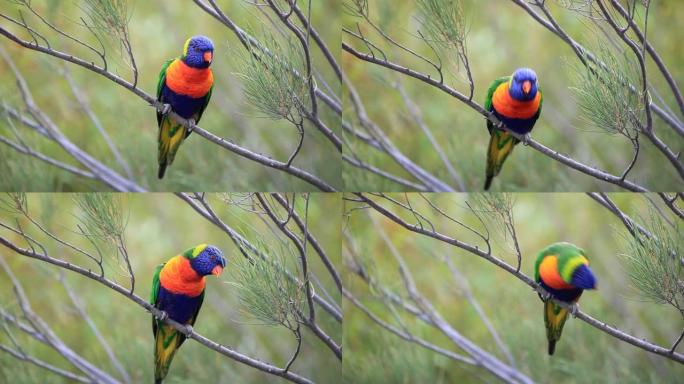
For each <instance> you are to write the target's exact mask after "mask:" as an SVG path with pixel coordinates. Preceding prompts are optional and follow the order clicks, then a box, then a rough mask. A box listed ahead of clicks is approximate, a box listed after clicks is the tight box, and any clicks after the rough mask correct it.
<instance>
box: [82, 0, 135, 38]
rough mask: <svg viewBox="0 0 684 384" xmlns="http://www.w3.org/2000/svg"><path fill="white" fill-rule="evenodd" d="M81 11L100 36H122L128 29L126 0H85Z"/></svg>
mask: <svg viewBox="0 0 684 384" xmlns="http://www.w3.org/2000/svg"><path fill="white" fill-rule="evenodd" d="M82 9H83V11H84V12H85V13H86V14H87V15H88V18H89V19H90V21H91V23H93V25H92V26H93V27H94V28H95V29H96V30H98V31H100V32H101V33H102V36H105V37H106V36H111V35H115V36H119V37H122V36H124V34H125V33H127V31H128V21H129V19H130V12H129V9H128V0H85V1H84V2H83V5H82Z"/></svg>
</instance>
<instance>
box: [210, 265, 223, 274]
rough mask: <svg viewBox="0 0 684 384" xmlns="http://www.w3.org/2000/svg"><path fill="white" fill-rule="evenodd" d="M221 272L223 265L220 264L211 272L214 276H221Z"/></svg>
mask: <svg viewBox="0 0 684 384" xmlns="http://www.w3.org/2000/svg"><path fill="white" fill-rule="evenodd" d="M221 273H223V267H222V266H220V265H217V266H215V267H214V269H212V270H211V274H212V275H214V276H220V275H221Z"/></svg>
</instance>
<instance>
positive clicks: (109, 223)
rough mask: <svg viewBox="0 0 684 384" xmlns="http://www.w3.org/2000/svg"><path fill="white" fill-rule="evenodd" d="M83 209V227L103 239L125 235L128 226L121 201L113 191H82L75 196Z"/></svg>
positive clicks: (92, 234) (90, 233)
mask: <svg viewBox="0 0 684 384" xmlns="http://www.w3.org/2000/svg"><path fill="white" fill-rule="evenodd" d="M74 200H75V202H76V204H77V205H78V207H79V208H80V209H81V212H82V215H81V217H80V221H81V224H82V228H84V229H85V230H86V232H87V233H88V234H89V235H91V236H94V237H97V238H101V239H108V238H114V237H117V236H123V232H124V229H125V227H126V225H125V222H124V218H123V215H122V214H121V212H122V210H121V201H120V197H119V196H118V195H114V194H111V193H81V194H77V195H76V197H75V198H74Z"/></svg>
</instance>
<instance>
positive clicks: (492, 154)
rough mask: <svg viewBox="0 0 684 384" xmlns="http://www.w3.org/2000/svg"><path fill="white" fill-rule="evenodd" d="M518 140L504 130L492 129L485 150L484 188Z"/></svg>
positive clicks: (489, 183)
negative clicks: (487, 147)
mask: <svg viewBox="0 0 684 384" xmlns="http://www.w3.org/2000/svg"><path fill="white" fill-rule="evenodd" d="M517 143H518V140H517V139H516V138H515V137H513V136H511V135H510V134H508V132H506V131H500V130H492V132H491V137H490V138H489V149H488V150H487V173H486V176H487V178H486V180H485V187H484V189H485V190H488V189H489V187H490V186H491V184H492V179H493V178H494V176H496V175H498V174H499V172H500V171H501V166H502V165H503V163H504V161H506V158H507V157H508V155H510V154H511V152H512V151H513V147H514V146H515V144H517Z"/></svg>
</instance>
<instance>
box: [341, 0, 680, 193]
mask: <svg viewBox="0 0 684 384" xmlns="http://www.w3.org/2000/svg"><path fill="white" fill-rule="evenodd" d="M461 3H462V4H463V5H464V9H465V12H466V14H467V17H468V20H469V22H468V35H467V40H466V47H467V52H468V57H469V61H470V66H471V70H472V74H473V79H474V83H475V92H474V98H473V99H474V100H475V101H477V102H478V103H479V104H480V105H483V104H484V98H485V96H486V92H487V88H488V87H489V85H490V84H491V82H492V81H493V80H494V79H496V78H498V77H500V76H506V75H510V74H512V73H513V71H514V70H515V69H516V68H519V67H530V68H532V69H534V70H535V71H536V72H537V75H538V79H539V83H540V86H541V88H542V89H543V94H544V106H543V110H542V114H541V117H540V119H539V121H537V124H536V126H535V128H534V131H533V132H532V137H533V138H535V139H536V140H537V141H539V142H541V143H542V144H544V145H546V146H547V147H550V148H552V149H554V150H557V151H559V152H561V153H564V154H569V155H570V156H571V157H573V158H574V159H576V160H578V161H580V162H582V163H584V164H587V165H591V166H595V167H599V168H601V169H603V170H605V171H608V172H610V173H613V174H616V175H620V174H621V173H622V171H623V170H624V169H625V168H626V167H627V165H628V164H629V162H630V160H631V159H632V154H633V152H632V146H631V143H630V142H629V141H628V140H627V139H625V138H624V137H622V136H610V135H608V134H606V133H604V131H601V130H600V129H599V128H597V127H595V126H593V125H592V123H589V122H587V121H586V119H584V118H583V117H582V116H581V115H580V113H581V111H580V110H579V109H578V106H577V102H576V100H575V99H574V94H573V92H572V91H571V90H570V89H569V87H571V86H572V79H573V75H572V74H571V73H570V71H569V65H568V63H576V62H578V59H577V58H576V56H575V54H574V52H573V51H572V49H571V48H570V47H569V46H568V45H567V44H565V43H564V42H562V41H561V40H560V39H559V38H557V37H556V36H555V35H554V34H552V33H551V32H549V31H548V30H547V29H546V28H544V27H543V26H541V25H540V24H539V23H537V22H536V21H535V20H534V19H532V18H531V17H530V16H529V15H528V14H527V13H526V12H525V11H524V10H523V9H522V8H520V7H518V6H516V5H515V4H514V3H513V2H512V1H507V0H492V1H472V0H466V1H463V2H461ZM559 3H561V2H557V1H547V2H546V4H547V6H548V7H549V9H550V10H551V13H552V15H554V17H555V18H556V19H557V20H558V22H559V23H560V25H561V27H562V28H564V29H565V31H566V32H567V33H568V34H569V35H570V36H572V37H573V38H574V39H575V40H577V41H579V42H580V43H581V44H583V45H584V46H586V47H591V46H592V45H593V46H595V43H596V41H597V40H596V39H601V41H602V43H601V44H604V45H610V44H609V43H606V42H605V41H606V39H605V37H604V36H603V35H602V32H601V31H600V30H598V29H597V28H596V27H593V26H592V23H590V22H589V21H588V20H587V19H586V18H584V17H581V16H578V15H577V14H576V13H574V12H570V11H568V10H566V9H563V8H561V7H560V6H559ZM562 3H565V4H570V3H572V4H574V5H578V4H580V3H586V2H569V1H564V2H562ZM623 3H624V2H623ZM415 4H416V3H415V2H412V1H401V2H399V1H391V0H372V1H369V2H368V7H369V14H370V19H371V20H372V21H373V22H374V23H375V24H376V25H378V26H379V27H380V28H381V29H382V30H383V31H385V32H386V33H387V34H388V35H389V36H390V37H392V38H393V39H394V40H396V41H397V42H398V43H400V44H402V45H404V46H406V47H408V48H409V49H411V50H414V51H416V52H418V53H419V54H422V55H425V56H426V57H428V58H431V59H434V58H435V53H434V51H432V49H431V48H430V47H428V45H427V44H426V43H425V42H424V41H422V40H421V39H420V38H419V35H418V32H417V31H418V30H420V29H421V23H420V17H422V16H421V15H420V14H419V12H418V10H417V8H416V5H415ZM637 8H638V9H640V10H641V11H640V14H639V16H638V18H637V19H638V20H641V19H643V17H642V16H643V7H642V6H638V7H637ZM683 17H684V7H682V6H681V2H680V1H652V2H651V8H650V13H649V24H648V36H649V40H650V42H651V44H652V45H653V46H654V47H655V49H656V50H657V51H658V53H659V54H660V56H661V57H662V59H663V60H664V62H665V63H666V65H667V66H668V68H669V70H670V72H671V73H672V76H673V77H674V79H675V80H676V81H677V82H678V84H679V86H680V87H682V86H684V66H682V55H681V33H680V31H679V30H678V29H677V28H672V26H673V25H677V23H678V22H679V20H681V19H682V18H683ZM342 25H343V27H345V28H347V29H349V30H352V31H354V32H356V33H358V31H357V28H358V29H359V30H360V31H361V33H362V34H363V35H364V36H366V37H367V38H368V39H369V40H370V41H371V42H372V43H374V44H376V45H377V46H378V47H380V48H381V49H382V50H383V51H384V52H385V53H386V55H387V56H388V59H389V60H390V61H393V62H395V63H397V64H399V65H402V66H405V67H409V68H412V69H415V70H417V71H419V72H423V73H426V74H430V75H432V76H437V72H436V71H435V69H434V68H432V67H430V66H429V65H427V64H426V63H425V62H422V61H420V60H418V59H416V58H415V57H413V56H411V55H410V54H409V53H407V52H405V51H402V50H400V49H399V48H396V47H394V46H391V45H390V44H388V43H387V42H386V41H385V40H383V38H382V37H381V36H380V35H379V34H378V33H377V32H376V31H374V30H373V28H372V27H371V26H369V25H368V23H366V22H365V21H364V20H363V19H362V18H357V17H354V16H352V15H351V14H349V13H345V14H344V16H343V20H342ZM640 25H642V26H643V23H641V24H640ZM342 38H343V40H344V41H345V42H347V43H349V44H351V45H352V46H353V47H354V48H355V49H356V50H358V51H361V52H364V53H366V52H368V49H367V47H366V46H365V45H364V43H363V42H361V41H360V40H358V39H356V38H355V37H353V36H351V35H349V34H346V33H345V34H344V35H343V37H342ZM615 40H618V41H620V40H619V39H617V38H616V39H615ZM620 42H621V41H620ZM622 46H624V44H622ZM376 55H377V52H376ZM631 56H633V55H631ZM379 57H381V56H379ZM342 58H343V64H344V68H345V71H346V72H347V74H348V76H349V77H350V80H351V82H352V83H353V84H354V85H355V87H356V90H357V91H358V93H359V94H360V96H361V98H362V100H363V101H364V105H365V107H366V110H367V112H368V115H369V117H370V118H371V119H372V120H373V121H375V122H376V123H377V124H379V126H380V127H381V128H382V129H383V130H384V132H385V134H387V135H388V136H389V138H390V139H392V140H393V142H394V144H395V145H396V146H397V147H398V148H399V149H400V150H401V151H402V152H403V153H404V154H405V155H407V156H408V157H409V158H411V159H412V160H413V161H414V162H416V163H417V164H418V165H421V166H422V167H423V168H425V169H426V170H428V171H430V172H431V173H433V174H434V175H436V176H437V177H439V178H440V179H442V180H443V181H446V182H448V183H449V184H451V185H452V186H454V187H456V186H457V184H455V183H454V182H453V181H452V179H451V177H450V175H449V173H448V171H447V170H446V168H445V167H444V165H443V163H442V161H441V160H440V158H439V156H438V155H437V153H436V152H435V151H434V149H433V147H432V146H431V144H430V142H429V141H428V139H427V138H426V137H425V135H424V134H423V132H422V130H421V129H420V128H419V126H418V125H416V123H415V122H414V120H413V119H412V118H411V115H410V114H409V113H408V112H407V109H406V107H405V105H404V102H403V101H402V98H401V96H400V94H399V92H398V91H397V90H396V89H395V88H393V87H392V85H393V84H394V83H396V82H400V84H401V86H402V87H403V88H404V89H405V91H406V93H407V94H408V96H409V98H410V99H411V100H412V101H413V102H414V103H415V104H417V105H418V107H419V108H420V110H421V112H422V116H423V120H424V121H425V123H426V124H427V126H428V127H430V129H431V130H432V134H433V135H434V136H435V139H436V141H437V142H438V143H439V144H440V145H441V146H442V148H443V150H444V152H445V153H446V155H447V156H448V157H449V159H450V161H451V163H452V165H453V167H454V168H455V169H456V171H457V172H459V174H460V176H461V177H462V178H463V180H464V182H465V185H466V191H481V190H482V187H483V183H484V172H485V161H486V148H487V145H488V142H489V135H488V133H487V131H486V126H485V120H484V118H483V117H482V116H480V115H479V114H478V113H476V112H475V111H474V110H472V109H471V108H470V107H468V106H466V105H465V104H463V103H461V102H460V101H458V100H457V99H455V98H453V97H451V96H449V95H447V94H445V93H444V92H442V91H440V90H438V89H436V88H434V87H432V86H430V85H428V84H425V83H423V82H421V81H419V80H416V79H413V78H410V77H408V76H405V75H401V74H398V73H396V72H393V71H391V70H389V69H386V68H384V67H380V66H378V65H375V64H371V63H367V62H364V61H362V60H360V59H357V58H356V57H354V56H352V55H351V54H348V53H346V52H345V53H343V56H342ZM443 65H444V69H445V71H444V72H445V75H446V78H445V82H446V83H447V84H448V85H450V86H452V87H454V88H456V89H457V90H459V91H460V92H462V93H464V94H466V95H467V94H468V84H467V81H466V80H467V78H466V77H465V72H463V71H462V72H460V73H459V74H458V76H454V75H453V73H454V72H455V71H454V67H453V65H451V63H449V62H448V60H447V57H443ZM647 70H648V74H649V79H650V81H651V83H652V84H653V86H654V87H655V88H656V89H657V90H658V91H659V93H660V94H661V96H662V97H663V98H664V99H665V100H666V101H667V103H668V105H670V106H671V107H672V108H674V109H677V108H676V107H675V106H676V104H675V103H674V98H673V97H672V95H671V93H670V92H669V88H668V87H666V83H665V82H664V80H663V78H662V76H660V74H659V72H658V71H657V68H656V67H655V66H654V65H653V64H652V62H650V61H649V63H648V67H647ZM654 99H655V97H654ZM353 116H354V110H353V109H352V107H351V105H350V103H346V105H345V113H344V118H345V119H346V120H349V121H355V120H354V117H353ZM680 118H681V116H680ZM654 119H655V120H654V121H655V123H654V124H655V129H656V133H657V134H658V135H659V136H661V138H662V140H663V141H664V142H665V143H667V144H668V145H669V146H670V148H671V149H672V150H673V151H674V153H678V152H679V151H682V150H684V140H682V138H681V137H679V136H677V135H676V134H675V133H673V132H672V130H671V129H670V128H669V127H668V126H666V125H665V124H664V123H663V122H662V121H661V120H659V118H657V117H654ZM358 128H359V129H361V128H360V127H358ZM641 143H642V145H641V153H640V155H639V160H638V162H637V164H636V166H635V168H634V169H633V170H632V171H631V173H630V174H629V176H628V178H629V179H631V180H634V181H636V182H638V183H640V184H642V185H644V186H645V187H646V188H647V189H651V190H658V191H669V190H681V189H682V187H684V182H682V180H681V178H679V176H678V175H677V173H676V171H674V169H673V168H672V166H671V165H670V164H669V163H668V162H667V159H666V158H665V157H664V156H663V155H662V154H660V153H659V152H657V151H655V150H654V147H653V145H652V144H650V142H648V141H647V140H644V139H643V138H642V140H641ZM353 148H354V149H355V150H356V152H357V153H358V155H359V157H360V158H361V159H363V160H365V161H366V162H368V163H370V164H371V165H374V166H377V167H379V168H382V169H384V170H388V171H391V172H393V173H395V174H397V175H399V176H403V177H408V178H409V179H410V175H408V174H407V173H406V172H405V171H404V170H403V169H402V168H400V167H399V166H398V165H396V164H395V163H394V161H393V160H391V158H389V157H388V156H385V155H380V154H379V152H378V151H376V150H374V149H373V150H371V149H368V146H366V145H364V144H362V143H361V142H359V143H358V144H356V145H354V146H353ZM347 150H348V148H347ZM344 180H345V185H346V187H347V188H346V189H347V190H354V191H371V190H374V191H401V190H404V189H402V187H401V186H400V185H398V184H395V183H392V182H389V181H386V180H385V179H384V178H381V177H379V176H376V175H373V174H370V173H368V172H364V171H362V170H359V169H358V168H355V167H353V166H351V165H349V164H345V165H344ZM492 189H493V190H504V191H520V190H526V191H587V190H606V191H610V190H617V187H615V186H613V185H612V184H607V183H604V182H600V181H598V180H596V179H593V178H591V177H589V176H587V175H584V174H582V173H580V172H578V171H575V170H572V169H570V168H568V167H566V166H564V165H562V164H561V163H559V162H556V161H554V160H552V159H550V158H548V157H546V156H544V155H542V154H540V153H539V152H537V151H535V150H532V149H529V148H525V147H524V146H522V145H519V146H518V147H517V148H516V149H515V151H514V152H513V155H511V157H510V158H509V159H508V160H507V161H506V164H505V165H504V166H503V169H502V171H501V174H500V175H499V177H497V178H495V179H494V182H493V185H492Z"/></svg>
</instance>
